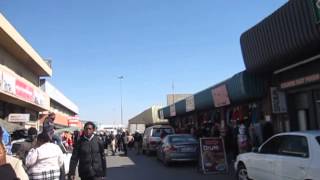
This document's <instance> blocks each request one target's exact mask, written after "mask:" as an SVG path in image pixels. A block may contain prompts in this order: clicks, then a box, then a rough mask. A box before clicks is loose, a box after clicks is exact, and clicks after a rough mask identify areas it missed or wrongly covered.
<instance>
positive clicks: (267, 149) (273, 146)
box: [260, 136, 283, 154]
mask: <svg viewBox="0 0 320 180" xmlns="http://www.w3.org/2000/svg"><path fill="white" fill-rule="evenodd" d="M282 139H283V137H282V136H276V137H274V138H272V139H270V140H269V141H268V142H267V143H266V144H264V145H263V146H262V147H261V149H260V153H263V154H279V147H280V144H281V141H282Z"/></svg>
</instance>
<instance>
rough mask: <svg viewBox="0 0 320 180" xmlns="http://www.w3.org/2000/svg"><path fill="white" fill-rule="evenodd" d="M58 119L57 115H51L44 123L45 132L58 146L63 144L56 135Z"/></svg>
mask: <svg viewBox="0 0 320 180" xmlns="http://www.w3.org/2000/svg"><path fill="white" fill-rule="evenodd" d="M55 118H56V114H55V113H53V112H52V113H50V114H49V115H48V116H47V117H46V118H45V120H44V121H43V132H44V133H47V134H48V135H49V137H50V140H51V141H52V142H55V143H57V144H59V145H60V144H61V139H60V137H59V136H58V135H56V134H54V129H55V127H54V120H55Z"/></svg>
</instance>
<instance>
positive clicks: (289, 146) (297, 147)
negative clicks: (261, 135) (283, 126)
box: [235, 131, 320, 180]
mask: <svg viewBox="0 0 320 180" xmlns="http://www.w3.org/2000/svg"><path fill="white" fill-rule="evenodd" d="M319 155H320V131H305V132H288V133H280V134H277V135H275V136H273V137H271V138H269V139H268V140H267V141H266V142H265V143H263V144H262V145H261V146H260V147H259V148H258V149H257V150H254V152H251V153H245V154H241V155H239V156H238V157H237V160H236V163H235V169H236V172H237V178H238V179H239V180H240V179H241V180H243V179H259V180H270V179H272V180H287V179H288V180H289V179H290V180H294V179H297V180H298V179H299V180H302V179H319V178H320V158H319Z"/></svg>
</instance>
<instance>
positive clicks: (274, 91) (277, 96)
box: [270, 87, 287, 114]
mask: <svg viewBox="0 0 320 180" xmlns="http://www.w3.org/2000/svg"><path fill="white" fill-rule="evenodd" d="M270 90H271V103H272V112H273V113H275V114H278V113H286V112H287V101H286V95H285V93H284V92H282V91H279V89H278V88H277V87H271V88H270Z"/></svg>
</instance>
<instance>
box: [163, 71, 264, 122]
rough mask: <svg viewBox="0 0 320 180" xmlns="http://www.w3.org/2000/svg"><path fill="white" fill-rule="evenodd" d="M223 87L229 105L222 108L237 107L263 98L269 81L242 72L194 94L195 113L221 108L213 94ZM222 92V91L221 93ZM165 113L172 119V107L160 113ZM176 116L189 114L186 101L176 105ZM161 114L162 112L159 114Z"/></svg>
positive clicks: (165, 116) (165, 108)
mask: <svg viewBox="0 0 320 180" xmlns="http://www.w3.org/2000/svg"><path fill="white" fill-rule="evenodd" d="M220 87H222V89H225V91H227V96H228V97H227V98H226V99H228V103H226V104H225V105H221V104H220V105H221V106H219V107H222V106H229V105H236V104H240V103H243V102H248V101H251V100H255V99H259V98H262V97H263V96H264V95H265V93H266V90H267V88H266V87H267V81H266V79H265V78H264V77H261V76H257V75H254V74H250V73H248V72H246V71H243V72H240V73H237V74H235V75H234V76H232V77H231V78H229V79H227V80H225V81H222V82H221V83H218V84H216V85H214V86H211V87H209V88H207V89H205V90H203V91H200V92H198V93H196V94H194V95H193V96H194V101H195V102H194V103H195V110H194V111H202V110H207V109H214V108H219V107H217V104H219V103H218V102H215V101H214V97H213V94H214V92H215V90H216V89H218V88H220ZM220 92H221V91H220ZM161 110H162V111H163V115H164V118H171V117H173V116H171V114H170V106H166V107H164V108H162V109H160V111H161ZM175 111H176V116H180V115H184V114H187V113H188V112H186V100H185V99H184V100H181V101H179V102H177V103H175ZM159 114H160V112H159Z"/></svg>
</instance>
